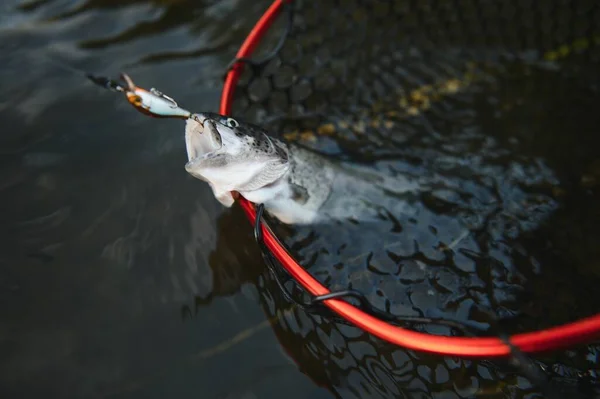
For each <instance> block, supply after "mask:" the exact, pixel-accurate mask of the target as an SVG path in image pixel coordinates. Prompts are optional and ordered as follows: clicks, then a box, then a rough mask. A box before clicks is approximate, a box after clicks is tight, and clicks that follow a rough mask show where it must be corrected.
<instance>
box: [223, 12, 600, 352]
mask: <svg viewBox="0 0 600 399" xmlns="http://www.w3.org/2000/svg"><path fill="white" fill-rule="evenodd" d="M291 1H292V0H275V1H274V2H273V3H272V4H271V6H270V7H269V8H268V9H267V10H266V11H265V13H264V14H263V15H262V16H261V18H260V19H259V20H258V22H257V23H256V25H255V26H254V28H253V29H252V30H251V31H250V33H249V34H248V36H247V38H246V40H245V41H244V43H243V44H242V46H241V47H240V49H239V50H238V52H237V54H236V59H239V58H248V57H250V56H251V55H252V53H253V52H254V50H255V49H256V46H257V45H258V44H259V42H260V40H261V38H262V37H263V36H264V34H265V33H266V31H267V30H268V29H269V27H270V26H271V25H272V24H273V22H274V21H275V19H276V18H277V16H278V15H279V14H280V12H281V10H282V8H283V6H284V4H285V3H287V2H291ZM243 68H244V64H243V63H241V62H239V63H235V64H234V65H233V66H232V68H231V69H230V70H229V72H228V73H227V75H226V78H225V84H224V86H223V91H222V95H221V105H220V113H221V114H222V115H228V114H229V113H230V111H231V105H232V103H233V95H234V92H235V86H236V84H237V82H238V80H239V78H240V75H241V73H242V71H243ZM238 203H239V204H240V206H241V207H242V208H243V210H244V212H245V213H246V216H247V217H248V219H249V220H250V222H251V223H252V224H254V223H255V220H256V210H255V208H254V206H253V204H252V203H250V202H249V201H248V200H246V199H245V198H243V197H242V196H241V195H240V196H238ZM261 228H262V233H263V240H264V243H265V245H266V246H267V248H269V250H270V251H271V252H272V253H273V255H274V256H275V257H276V258H277V260H278V261H279V262H280V263H281V264H282V265H283V267H284V268H285V269H286V270H287V271H288V273H289V274H290V275H291V276H292V277H293V278H295V279H296V280H297V281H298V282H299V283H300V284H301V285H302V286H303V287H304V288H305V289H306V290H307V291H308V292H309V293H311V294H312V295H315V296H319V295H327V294H329V293H330V291H329V290H328V289H327V288H325V287H324V286H323V285H322V284H321V283H320V282H319V281H317V280H316V279H315V278H314V277H313V276H311V275H310V273H308V272H307V271H306V270H305V269H304V268H303V267H302V266H300V265H299V264H298V263H297V262H296V261H295V259H294V258H293V257H292V256H291V255H290V254H289V253H288V252H287V251H286V250H285V248H284V247H283V245H281V243H280V242H279V240H278V239H277V238H276V237H275V236H274V235H273V234H272V233H271V231H270V229H269V228H268V227H267V226H266V225H265V224H264V223H262V225H261ZM323 303H324V304H325V305H326V306H327V307H329V308H330V309H331V310H333V311H334V312H336V313H337V314H338V315H339V316H340V317H342V318H344V319H345V320H347V321H349V322H351V323H352V324H354V325H356V326H357V327H359V328H362V329H363V330H365V331H367V332H369V333H371V334H373V335H375V336H377V337H379V338H381V339H383V340H385V341H388V342H390V343H392V344H395V345H399V346H402V347H405V348H408V349H413V350H416V351H422V352H429V353H435V354H439V355H446V356H461V357H470V358H500V357H508V356H510V355H511V353H512V352H511V348H510V347H509V346H508V345H507V344H506V343H505V342H504V341H503V340H501V339H500V338H487V337H486V338H477V337H445V336H437V335H432V334H426V333H420V332H416V331H412V330H408V329H405V328H401V327H397V326H393V325H391V324H388V323H386V322H384V321H382V320H380V319H377V318H375V317H373V316H371V315H369V314H367V313H365V312H363V311H362V310H360V309H358V308H357V307H355V306H353V305H351V304H349V303H347V302H345V301H343V300H340V299H328V300H324V301H323ZM598 338H600V314H597V315H594V316H591V317H588V318H584V319H581V320H578V321H575V322H572V323H568V324H564V325H561V326H557V327H553V328H549V329H546V330H540V331H534V332H529V333H523V334H517V335H513V336H511V337H510V343H511V344H512V345H514V346H515V347H517V348H518V349H520V350H521V351H522V352H525V353H539V352H547V351H551V350H558V349H565V348H569V347H573V346H575V345H579V344H584V343H589V342H590V341H593V340H595V339H598Z"/></svg>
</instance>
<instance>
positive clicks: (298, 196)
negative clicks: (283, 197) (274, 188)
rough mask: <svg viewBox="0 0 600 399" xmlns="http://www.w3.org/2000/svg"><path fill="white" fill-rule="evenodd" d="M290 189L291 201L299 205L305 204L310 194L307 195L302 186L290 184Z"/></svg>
mask: <svg viewBox="0 0 600 399" xmlns="http://www.w3.org/2000/svg"><path fill="white" fill-rule="evenodd" d="M290 187H291V189H292V199H293V200H294V201H296V202H297V203H299V204H300V205H304V204H306V202H307V201H308V199H309V198H310V194H308V190H307V189H305V188H304V187H302V186H299V185H297V184H294V183H292V182H290Z"/></svg>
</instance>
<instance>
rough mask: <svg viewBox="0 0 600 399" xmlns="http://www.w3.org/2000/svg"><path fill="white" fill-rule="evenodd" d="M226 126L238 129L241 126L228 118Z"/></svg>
mask: <svg viewBox="0 0 600 399" xmlns="http://www.w3.org/2000/svg"><path fill="white" fill-rule="evenodd" d="M225 124H226V125H227V126H229V127H238V126H239V125H240V124H239V123H238V122H237V121H236V120H235V119H233V118H227V121H226V122H225Z"/></svg>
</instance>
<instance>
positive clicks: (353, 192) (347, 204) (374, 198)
mask: <svg viewBox="0 0 600 399" xmlns="http://www.w3.org/2000/svg"><path fill="white" fill-rule="evenodd" d="M185 142H186V149H187V154H188V162H187V164H186V166H185V168H186V170H187V172H188V173H190V174H191V175H192V176H194V177H196V178H198V179H200V180H203V181H205V182H207V183H208V184H209V186H210V187H211V189H212V191H213V193H214V195H215V197H216V199H217V200H218V201H219V202H221V204H223V205H224V206H226V207H230V206H231V205H233V202H234V198H233V196H232V194H231V193H232V192H233V191H235V192H238V193H240V194H241V195H242V196H243V197H244V198H246V199H247V200H249V201H251V202H254V203H257V204H261V203H262V204H264V206H265V209H266V211H267V212H268V213H269V214H271V215H273V216H275V217H276V218H277V219H279V220H280V221H281V222H283V223H286V224H315V223H322V222H325V221H331V220H340V219H353V220H358V221H361V220H366V219H373V218H376V217H377V215H378V214H379V212H380V211H381V208H387V206H386V205H390V204H382V203H380V202H379V199H382V198H383V196H382V195H381V194H382V191H381V190H382V189H385V187H387V189H389V188H390V187H392V188H393V189H394V191H395V192H406V191H412V190H414V189H417V188H418V187H417V186H416V185H415V184H414V183H410V182H408V181H401V180H394V181H390V179H386V178H384V177H382V176H379V175H377V174H374V173H370V172H369V171H366V170H361V169H360V168H356V167H354V168H353V167H350V166H348V165H342V164H338V163H335V162H333V161H332V160H329V159H327V158H325V157H323V156H321V155H319V154H316V153H314V152H312V151H310V150H307V149H304V148H301V147H299V146H296V145H294V144H290V143H286V142H284V141H282V140H279V139H276V138H274V137H271V136H270V135H269V134H268V133H267V131H266V130H264V129H263V128H261V127H259V126H256V125H253V124H249V123H243V122H238V121H237V120H235V119H233V118H229V117H226V116H222V115H219V114H215V113H202V114H193V115H192V116H191V117H190V118H189V119H188V120H187V121H186V129H185Z"/></svg>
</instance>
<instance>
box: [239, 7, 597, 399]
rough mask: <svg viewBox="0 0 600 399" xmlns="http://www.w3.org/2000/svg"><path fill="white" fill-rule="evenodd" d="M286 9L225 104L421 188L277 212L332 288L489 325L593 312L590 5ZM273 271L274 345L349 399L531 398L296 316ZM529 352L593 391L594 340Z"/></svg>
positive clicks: (558, 375) (482, 367)
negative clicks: (400, 204) (313, 223)
mask: <svg viewBox="0 0 600 399" xmlns="http://www.w3.org/2000/svg"><path fill="white" fill-rule="evenodd" d="M288 8H289V10H293V13H292V17H293V18H292V24H291V27H288V25H287V15H288V14H286V13H284V14H283V15H282V16H281V17H280V18H279V19H278V21H277V23H276V24H275V25H274V26H273V28H272V29H271V30H270V31H269V33H268V37H267V38H266V39H265V40H263V42H262V43H261V46H260V47H259V50H258V52H257V53H256V55H255V57H253V59H255V60H256V61H264V62H257V63H253V64H248V65H247V66H246V68H245V69H244V72H243V74H242V77H241V80H240V82H239V84H238V87H237V89H236V94H235V99H234V106H233V109H232V115H234V116H236V117H239V118H241V119H246V120H250V121H253V122H256V123H259V124H262V125H265V126H267V127H268V128H270V129H271V132H272V133H273V134H274V135H278V136H280V137H282V138H284V139H286V140H287V141H289V142H293V143H294V144H295V145H298V146H305V147H310V148H312V149H314V150H317V151H318V152H320V153H322V154H324V155H327V156H329V157H331V158H333V159H337V160H338V161H350V162H352V163H355V164H361V165H363V166H364V167H367V168H370V169H371V170H373V171H375V172H377V173H379V174H381V175H385V176H387V177H388V178H392V179H393V178H394V177H398V176H403V177H407V176H408V177H409V178H410V179H413V180H414V181H418V182H419V183H420V184H422V185H423V186H424V187H427V190H425V191H424V192H422V193H421V194H419V195H418V196H415V197H414V198H410V199H409V200H406V199H404V200H403V201H404V203H406V204H408V208H409V210H408V211H405V210H406V208H403V211H402V212H399V211H398V210H397V209H395V208H394V206H393V202H394V197H393V196H392V195H391V196H390V198H386V199H382V200H381V201H382V202H381V207H382V212H381V223H377V224H375V225H368V226H365V225H361V224H355V223H339V224H335V225H329V226H319V227H289V226H284V225H280V224H278V223H277V222H276V221H271V220H269V221H270V222H271V226H272V227H273V228H274V231H275V233H276V234H277V235H278V237H279V238H280V239H281V240H282V242H284V243H285V245H286V247H287V248H288V249H289V250H290V252H291V253H292V254H293V255H294V256H295V258H296V259H297V260H298V261H299V262H300V263H301V264H302V265H303V266H304V267H306V268H307V269H308V270H309V271H310V272H311V273H312V274H313V275H314V276H315V277H316V278H318V279H319V280H320V281H321V282H322V283H323V284H324V285H326V286H328V287H329V288H330V289H331V290H340V289H348V288H351V289H355V290H358V291H360V292H362V293H364V294H365V295H366V296H367V298H368V300H369V302H370V303H371V304H373V306H375V307H377V308H378V309H381V310H383V311H386V312H389V313H390V314H393V315H398V316H425V317H441V318H445V319H448V320H458V321H464V322H469V323H471V324H472V325H477V326H478V327H479V328H481V329H483V330H485V329H487V328H489V327H490V325H491V323H492V321H493V320H495V319H502V320H506V322H505V324H504V328H505V329H506V331H508V332H510V333H516V332H524V331H531V330H535V329H539V328H544V327H549V326H553V325H557V324H562V323H565V322H568V321H572V320H575V319H577V318H580V317H584V316H589V315H592V314H594V313H596V312H597V310H598V309H599V308H600V306H599V305H600V296H599V294H598V292H597V291H598V290H597V287H598V286H599V284H600V272H598V271H599V270H600V262H599V261H598V259H600V251H599V250H598V248H599V247H598V246H597V245H596V242H597V240H598V238H600V236H599V235H598V233H597V232H596V229H597V227H596V226H597V225H598V223H599V222H600V212H599V211H598V209H599V208H598V207H597V203H598V195H599V194H600V157H599V155H598V150H597V149H598V148H600V139H599V137H598V135H597V133H596V130H597V126H599V125H600V124H599V122H600V118H599V116H598V113H597V112H596V111H595V110H596V109H597V104H598V99H599V94H600V93H599V90H600V86H599V83H600V74H598V66H599V63H600V5H598V3H597V2H595V1H573V0H571V1H566V0H565V1H562V0H550V1H539V0H537V1H535V0H531V1H500V0H497V1H493V0H488V1H475V0H452V1H434V0H425V1H423V0H418V1H417V0H413V1H294V2H292V3H291V4H290V5H289V6H288ZM289 10H288V11H289ZM288 28H289V29H288ZM282 37H284V38H285V40H284V41H283V45H282V46H281V47H280V48H277V47H276V46H277V43H278V42H279V41H280V39H281V38H282ZM273 51H275V52H274V54H271V53H272V52H273ZM265 56H268V57H267V58H266V59H265ZM270 278H271V277H268V278H267V280H265V284H264V285H263V288H264V290H263V292H262V293H263V299H264V301H265V308H266V309H267V311H268V312H269V313H270V314H271V315H273V316H277V317H278V319H279V323H278V325H277V326H276V329H277V331H278V333H279V335H280V338H281V340H282V341H285V346H286V347H288V348H291V349H290V351H291V352H293V353H292V354H293V356H294V357H295V358H297V359H298V360H299V363H300V364H302V365H306V372H307V374H309V375H310V376H311V377H313V378H314V379H315V380H317V381H318V382H319V383H322V384H325V385H327V386H329V387H331V388H332V389H333V390H334V391H335V392H337V393H338V394H339V395H340V396H342V397H398V396H400V397H401V396H402V395H405V397H432V395H434V397H437V396H435V395H438V394H439V395H442V396H440V397H475V396H478V397H479V396H485V397H519V398H521V397H523V398H525V397H527V398H532V397H539V390H538V389H537V388H536V387H533V386H532V385H531V384H530V383H529V382H527V380H525V379H523V377H521V376H519V375H518V373H517V374H515V373H514V370H513V369H510V368H506V367H504V366H503V365H498V364H492V363H489V362H473V361H465V360H457V359H449V358H446V359H444V358H438V357H435V356H428V355H427V356H426V355H423V354H418V353H413V352H411V351H405V350H403V349H401V348H396V347H390V346H388V345H387V344H385V343H382V342H380V341H378V340H376V339H374V338H372V337H370V336H368V335H367V334H364V333H362V332H361V331H360V330H357V329H355V328H352V327H348V326H344V325H342V324H339V323H336V322H335V321H332V319H329V318H323V317H320V316H315V315H311V314H308V313H305V312H304V311H300V310H298V309H296V310H294V309H292V310H289V309H287V306H288V305H289V304H286V301H285V300H284V299H285V298H283V297H281V295H280V294H278V293H277V288H276V287H277V286H276V285H274V282H273V281H272V280H270ZM415 328H417V329H420V330H422V331H428V332H431V333H437V334H456V333H457V332H456V331H454V330H453V329H450V328H448V327H440V326H434V325H421V326H416V327H415ZM538 360H539V361H540V362H541V364H543V365H544V368H545V370H546V371H547V373H548V374H549V375H551V376H552V377H553V378H554V380H556V381H559V382H561V384H562V385H561V386H562V388H564V389H566V393H565V395H567V396H565V397H574V396H570V395H575V393H577V394H586V395H588V396H590V395H591V396H590V397H592V396H593V393H594V392H595V391H594V390H595V389H596V384H597V382H598V381H597V371H598V347H597V346H593V345H590V346H588V347H584V348H575V349H573V350H572V351H568V352H564V353H558V354H553V355H552V356H546V357H544V358H541V357H540V358H538ZM444 395H446V396H444Z"/></svg>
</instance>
